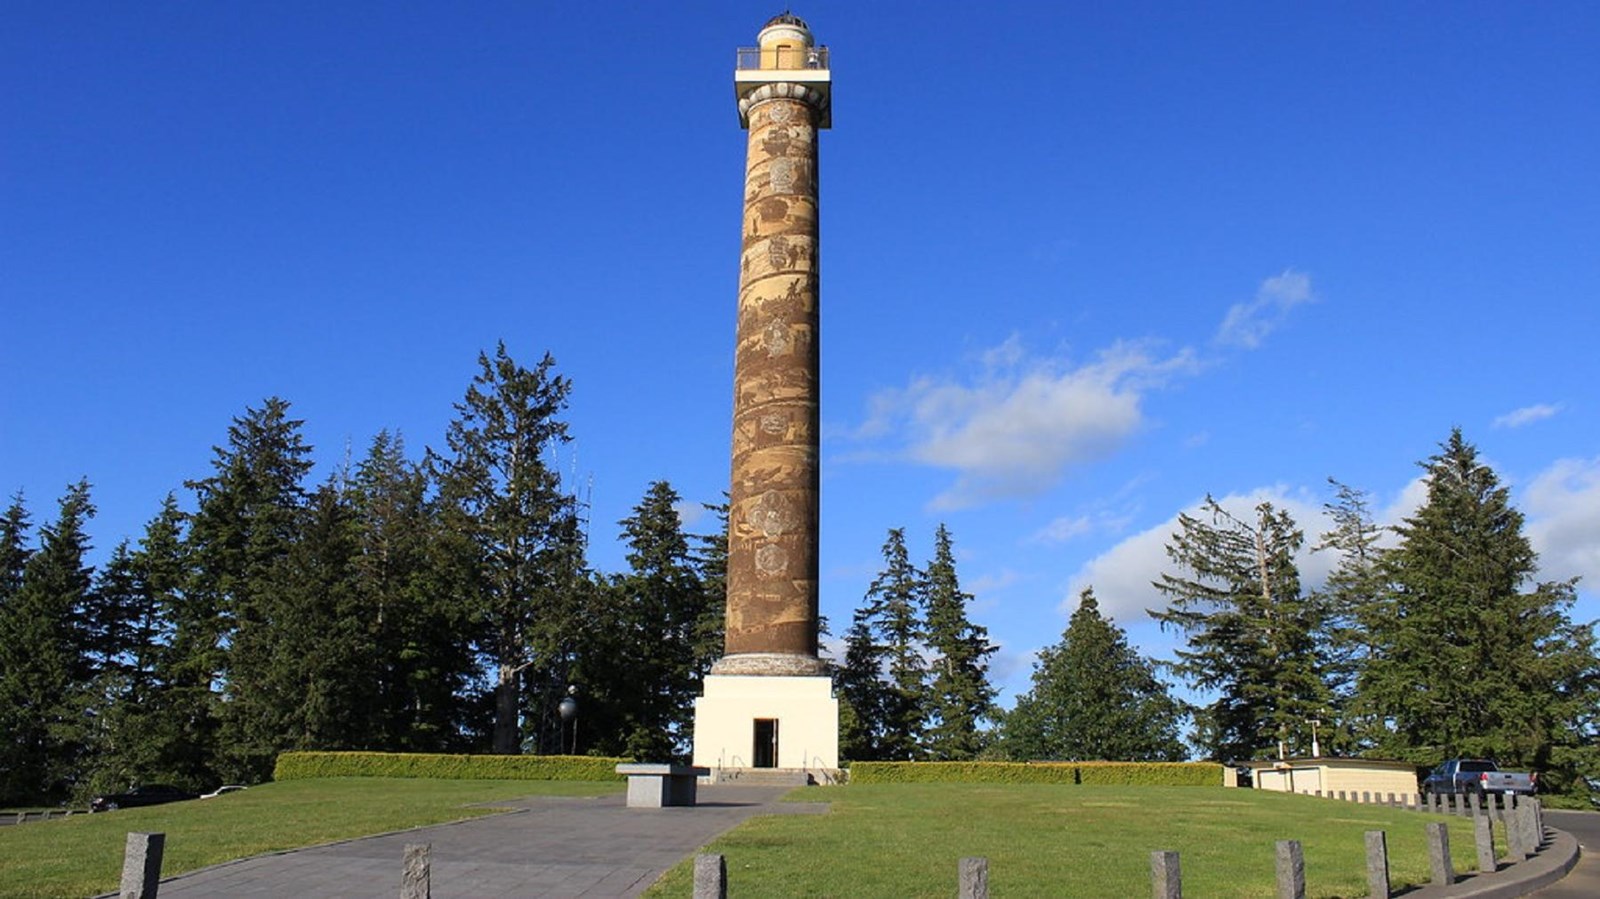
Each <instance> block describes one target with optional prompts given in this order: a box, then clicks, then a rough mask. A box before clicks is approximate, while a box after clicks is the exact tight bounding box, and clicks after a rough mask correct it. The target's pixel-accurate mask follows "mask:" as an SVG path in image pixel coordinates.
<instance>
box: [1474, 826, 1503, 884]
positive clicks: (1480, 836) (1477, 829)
mask: <svg viewBox="0 0 1600 899" xmlns="http://www.w3.org/2000/svg"><path fill="white" fill-rule="evenodd" d="M1472 837H1473V842H1474V844H1475V845H1476V848H1477V850H1478V873H1479V874H1493V873H1494V871H1495V868H1496V867H1498V866H1497V865H1495V863H1494V824H1493V823H1491V822H1490V821H1489V819H1488V817H1486V816H1482V815H1480V816H1478V817H1476V818H1473V819H1472Z"/></svg>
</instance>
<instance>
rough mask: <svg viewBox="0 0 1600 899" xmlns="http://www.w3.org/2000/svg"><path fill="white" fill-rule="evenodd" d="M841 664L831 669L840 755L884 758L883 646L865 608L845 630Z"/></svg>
mask: <svg viewBox="0 0 1600 899" xmlns="http://www.w3.org/2000/svg"><path fill="white" fill-rule="evenodd" d="M844 647H845V651H844V664H843V665H841V666H839V668H838V669H837V670H835V672H834V690H835V691H836V692H837V693H838V696H839V754H840V755H841V756H842V757H844V758H847V759H851V760H854V761H877V760H880V759H884V758H887V756H886V755H885V754H884V752H883V750H882V745H883V734H884V731H885V728H886V723H885V710H886V708H887V705H888V691H889V687H888V684H887V683H885V682H884V680H883V665H884V659H885V656H886V655H887V650H886V647H884V646H883V645H882V644H881V643H879V642H878V640H877V638H876V637H875V636H874V635H873V633H872V619H871V616H870V614H869V611H868V608H867V607H866V606H862V607H860V608H858V609H856V611H855V615H854V617H853V619H852V621H851V624H850V629H849V630H848V631H846V632H845V639H844Z"/></svg>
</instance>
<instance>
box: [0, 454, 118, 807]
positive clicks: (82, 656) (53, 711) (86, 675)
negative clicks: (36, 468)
mask: <svg viewBox="0 0 1600 899" xmlns="http://www.w3.org/2000/svg"><path fill="white" fill-rule="evenodd" d="M18 505H20V504H15V505H14V506H13V508H14V509H15V508H17V507H18ZM94 514H95V509H94V506H93V504H92V503H91V502H90V500H89V482H88V481H79V482H78V483H76V484H73V485H72V486H70V487H68V488H67V492H66V494H65V495H63V496H62V498H61V502H60V506H59V512H58V514H57V517H56V519H55V521H53V522H51V523H49V524H46V525H44V526H43V527H42V528H41V529H40V539H39V549H38V551H37V552H35V553H33V554H32V555H31V556H30V557H29V558H28V560H27V564H26V566H25V567H24V568H23V572H22V578H21V582H20V583H19V584H18V585H17V588H16V592H15V594H13V595H12V596H11V597H10V598H9V599H7V600H6V602H5V605H4V607H3V608H0V741H4V746H3V748H0V762H4V763H5V764H4V766H3V767H0V801H6V800H11V801H16V800H21V799H46V798H57V799H59V798H65V797H66V796H67V795H69V794H70V793H71V792H72V791H73V789H74V788H75V786H76V782H77V779H78V778H77V775H78V772H79V770H80V765H81V764H82V760H83V759H82V757H83V754H84V752H85V751H86V749H87V746H88V740H89V736H90V733H89V731H88V729H87V722H86V718H85V714H84V713H85V711H86V710H87V709H88V707H89V705H90V692H89V686H90V681H91V680H92V675H93V667H92V662H91V660H90V656H89V648H88V645H87V644H88V635H87V633H86V632H85V629H84V628H83V627H81V621H80V619H79V618H78V617H77V615H75V614H74V613H75V612H78V611H80V610H82V609H83V608H84V607H85V605H86V604H87V602H88V597H89V593H90V588H91V586H92V569H91V568H90V567H89V566H88V565H87V564H86V563H85V561H84V557H85V555H86V554H87V553H88V551H89V548H90V547H89V538H88V535H87V534H86V533H85V532H84V525H85V524H86V523H87V521H88V520H89V519H90V518H92V517H93V516H94ZM21 517H22V516H20V515H17V516H8V521H10V520H13V519H20V518H21ZM10 527H13V528H15V527H16V526H15V525H11V526H10Z"/></svg>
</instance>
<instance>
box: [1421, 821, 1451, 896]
mask: <svg viewBox="0 0 1600 899" xmlns="http://www.w3.org/2000/svg"><path fill="white" fill-rule="evenodd" d="M1423 830H1425V831H1427V834H1428V864H1429V867H1431V868H1432V869H1433V885H1434V886H1446V887H1447V886H1449V885H1450V884H1452V883H1455V882H1456V869H1455V866H1454V865H1452V864H1451V863H1450V826H1449V825H1448V824H1445V823H1444V822H1442V821H1441V822H1437V823H1434V824H1425V825H1423Z"/></svg>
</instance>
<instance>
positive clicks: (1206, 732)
mask: <svg viewBox="0 0 1600 899" xmlns="http://www.w3.org/2000/svg"><path fill="white" fill-rule="evenodd" d="M1255 512H1256V514H1255V518H1254V520H1253V521H1245V520H1242V519H1239V518H1236V517H1235V516H1233V515H1232V514H1230V513H1229V512H1228V511H1227V510H1225V509H1223V508H1222V506H1221V505H1220V504H1218V503H1217V501H1216V500H1214V499H1212V498H1211V497H1209V496H1208V497H1206V501H1205V505H1204V506H1203V512H1202V516H1201V517H1196V516H1192V515H1189V514H1187V513H1185V514H1180V515H1179V516H1178V532H1177V533H1175V534H1173V535H1172V540H1171V542H1169V543H1168V544H1167V557H1168V559H1170V560H1171V562H1172V564H1173V565H1174V566H1175V567H1176V570H1177V573H1176V574H1171V573H1164V574H1162V575H1161V577H1160V579H1159V580H1157V581H1155V588H1156V589H1157V590H1159V591H1160V592H1161V593H1163V594H1165V595H1166V596H1167V597H1168V598H1169V600H1170V603H1169V605H1168V607H1167V608H1166V609H1163V610H1160V611H1156V610H1151V612H1150V615H1151V617H1153V618H1155V619H1156V620H1157V621H1159V622H1161V626H1162V629H1163V630H1165V629H1166V628H1169V627H1170V628H1174V629H1176V630H1177V631H1179V632H1180V633H1182V634H1184V635H1185V637H1187V641H1188V647H1187V648H1186V649H1180V650H1178V651H1177V657H1178V660H1177V662H1176V663H1175V664H1174V665H1173V669H1174V670H1175V671H1177V672H1178V673H1179V674H1182V675H1184V676H1186V677H1187V678H1188V679H1189V681H1190V683H1191V684H1193V685H1194V686H1195V687H1196V688H1197V689H1200V690H1205V691H1213V692H1215V693H1216V694H1217V698H1216V699H1215V700H1214V701H1213V702H1212V703H1211V704H1210V705H1209V706H1207V707H1206V708H1204V709H1202V710H1201V711H1200V712H1199V715H1198V717H1200V718H1201V720H1200V721H1199V722H1198V723H1199V727H1198V737H1199V738H1200V741H1201V743H1202V748H1203V749H1204V751H1205V752H1206V753H1207V754H1208V755H1209V756H1210V757H1212V758H1216V759H1220V760H1231V759H1244V758H1251V757H1255V756H1259V755H1261V754H1264V753H1271V752H1274V751H1275V750H1279V749H1280V747H1281V751H1283V752H1302V753H1308V752H1309V751H1310V748H1311V746H1310V743H1311V736H1312V734H1311V727H1310V725H1309V722H1310V721H1312V720H1321V719H1324V718H1326V717H1327V716H1328V714H1329V707H1330V704H1331V699H1332V696H1331V693H1330V691H1329V688H1328V685H1327V683H1326V681H1325V680H1324V668H1325V659H1324V656H1323V648H1322V647H1321V646H1320V645H1319V641H1318V639H1317V637H1318V635H1319V634H1320V633H1321V632H1322V629H1323V626H1324V622H1323V617H1322V612H1321V606H1320V604H1319V603H1317V602H1316V601H1315V600H1314V599H1313V598H1310V597H1307V596H1305V595H1304V594H1303V593H1302V592H1301V590H1300V572H1299V569H1298V568H1297V567H1296V564H1295V560H1294V555H1295V553H1296V552H1297V551H1298V550H1299V549H1300V546H1301V544H1302V542H1303V541H1304V535H1303V534H1302V533H1301V531H1300V530H1299V528H1297V527H1296V526H1295V523H1294V520H1293V519H1292V518H1291V517H1290V516H1289V514H1288V513H1287V512H1285V511H1282V510H1279V509H1274V508H1273V506H1272V504H1271V503H1262V504H1260V505H1259V506H1257V507H1256V510H1255Z"/></svg>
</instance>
